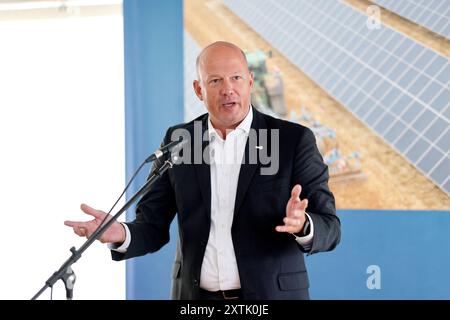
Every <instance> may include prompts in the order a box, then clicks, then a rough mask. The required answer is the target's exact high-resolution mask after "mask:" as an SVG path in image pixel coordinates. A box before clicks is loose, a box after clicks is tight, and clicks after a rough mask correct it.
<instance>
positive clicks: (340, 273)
mask: <svg viewBox="0 0 450 320" xmlns="http://www.w3.org/2000/svg"><path fill="white" fill-rule="evenodd" d="M339 217H340V218H341V221H342V240H341V244H340V245H339V246H338V247H337V248H336V249H335V251H332V252H329V253H319V254H317V255H311V256H309V257H307V259H306V260H307V264H308V270H309V275H310V283H311V298H312V299H450V275H449V270H450V211H362V210H361V211H358V210H355V211H340V212H339ZM371 266H372V268H373V266H376V267H379V271H380V273H379V275H380V277H379V280H380V282H379V284H380V288H379V289H377V288H373V286H370V284H369V287H372V289H369V288H368V286H367V279H368V278H369V277H371V276H372V277H373V271H371V270H372V269H371ZM368 268H369V273H368V271H367V269H368ZM371 280H372V278H371ZM369 282H370V283H373V282H372V281H369Z"/></svg>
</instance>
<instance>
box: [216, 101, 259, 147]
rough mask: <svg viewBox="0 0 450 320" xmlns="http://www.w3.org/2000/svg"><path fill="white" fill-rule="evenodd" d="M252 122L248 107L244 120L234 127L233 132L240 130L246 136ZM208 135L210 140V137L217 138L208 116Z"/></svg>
mask: <svg viewBox="0 0 450 320" xmlns="http://www.w3.org/2000/svg"><path fill="white" fill-rule="evenodd" d="M252 121H253V108H252V106H251V105H250V107H249V111H248V112H247V115H246V116H245V118H244V120H242V122H241V123H240V124H239V125H238V126H237V127H236V129H235V130H242V131H243V132H245V133H247V134H248V133H249V132H250V128H251V125H252ZM208 133H209V138H210V139H211V136H218V137H219V134H218V133H217V131H216V129H214V127H213V125H212V123H211V117H210V116H209V115H208Z"/></svg>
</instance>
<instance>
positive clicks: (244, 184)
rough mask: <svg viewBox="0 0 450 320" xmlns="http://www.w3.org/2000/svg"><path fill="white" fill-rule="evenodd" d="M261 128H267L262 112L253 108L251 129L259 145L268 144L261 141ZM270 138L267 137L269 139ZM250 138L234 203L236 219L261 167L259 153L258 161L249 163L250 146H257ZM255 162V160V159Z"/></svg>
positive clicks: (265, 147) (264, 146)
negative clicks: (251, 143)
mask: <svg viewBox="0 0 450 320" xmlns="http://www.w3.org/2000/svg"><path fill="white" fill-rule="evenodd" d="M259 129H267V126H266V123H265V120H264V118H263V116H262V114H261V113H259V112H258V111H257V110H256V109H255V108H253V121H252V125H251V130H254V131H255V132H256V136H257V143H258V144H257V145H261V144H263V143H264V144H267V142H264V141H260V138H259ZM267 140H268V139H266V141H267ZM250 142H251V141H250V139H247V143H246V145H245V151H244V157H243V163H242V164H241V169H240V171H239V180H238V187H237V191H236V201H235V204H234V219H236V216H237V214H238V213H239V209H240V207H241V205H242V202H243V201H244V199H245V195H246V193H247V190H248V188H249V186H250V182H251V181H252V179H253V176H254V175H255V173H256V170H257V169H258V168H259V167H260V162H259V154H258V156H257V161H256V163H249V162H250V161H249V160H250V159H249V152H250V148H255V147H256V146H254V145H250ZM262 147H263V148H264V149H265V150H267V145H263V146H262ZM251 152H258V153H259V150H258V151H257V150H256V149H254V150H251ZM253 162H254V161H253Z"/></svg>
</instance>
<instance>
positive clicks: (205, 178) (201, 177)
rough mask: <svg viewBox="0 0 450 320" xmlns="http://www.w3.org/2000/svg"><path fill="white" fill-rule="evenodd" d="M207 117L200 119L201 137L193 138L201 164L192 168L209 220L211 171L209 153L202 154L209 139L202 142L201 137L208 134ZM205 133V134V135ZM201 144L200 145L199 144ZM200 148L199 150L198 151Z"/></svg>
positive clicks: (195, 150)
mask: <svg viewBox="0 0 450 320" xmlns="http://www.w3.org/2000/svg"><path fill="white" fill-rule="evenodd" d="M207 121H208V115H206V116H205V117H204V118H203V119H202V136H201V137H200V138H198V137H195V133H194V137H195V138H196V139H197V141H196V143H194V148H193V150H194V152H195V153H197V154H199V155H201V157H202V162H201V164H194V168H195V171H196V174H197V178H198V183H199V187H200V191H201V194H202V197H203V201H204V203H205V207H206V215H207V219H208V220H210V219H211V172H210V171H211V170H210V165H209V163H210V161H209V152H204V150H205V148H206V147H207V146H208V144H209V139H208V140H206V141H203V137H204V136H205V137H208V133H207V132H206V131H207V130H208V123H207ZM205 132H206V133H205ZM198 139H201V141H198ZM200 142H201V143H200ZM200 146H201V149H200ZM204 153H205V157H208V159H207V162H205V161H204V159H203V154H204ZM191 159H192V161H194V159H195V158H194V154H192V158H191Z"/></svg>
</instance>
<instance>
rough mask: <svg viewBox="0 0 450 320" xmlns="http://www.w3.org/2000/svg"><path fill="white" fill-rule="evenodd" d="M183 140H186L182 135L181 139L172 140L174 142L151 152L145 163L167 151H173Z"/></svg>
mask: <svg viewBox="0 0 450 320" xmlns="http://www.w3.org/2000/svg"><path fill="white" fill-rule="evenodd" d="M183 141H184V140H183V139H182V137H180V139H179V140H176V141H172V142H170V143H168V144H166V145H164V146H162V147H161V148H159V149H157V150H156V151H155V152H154V153H153V154H151V155H150V156H149V157H148V158H147V159H145V163H149V162H152V161H155V160H156V159H159V158H161V157H162V156H163V155H165V154H166V153H168V152H170V151H172V149H173V148H175V146H177V145H178V144H179V143H181V142H183ZM183 144H184V143H183Z"/></svg>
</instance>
